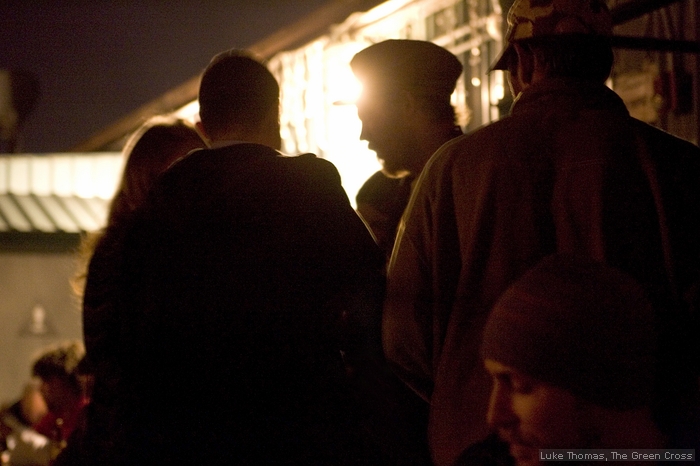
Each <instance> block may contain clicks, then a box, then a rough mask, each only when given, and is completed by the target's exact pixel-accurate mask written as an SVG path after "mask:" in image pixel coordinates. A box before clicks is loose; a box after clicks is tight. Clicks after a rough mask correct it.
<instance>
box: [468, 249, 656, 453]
mask: <svg viewBox="0 0 700 466" xmlns="http://www.w3.org/2000/svg"><path fill="white" fill-rule="evenodd" d="M481 352H482V357H483V359H484V364H485V366H486V369H487V370H488V371H489V372H490V373H491V375H492V378H493V382H494V385H493V388H492V392H491V401H490V405H489V411H488V422H489V424H490V426H491V427H492V428H494V429H495V430H497V432H498V434H499V435H500V437H501V438H502V439H503V440H505V441H506V442H507V443H508V444H509V445H510V453H511V455H512V456H513V457H514V459H515V460H516V462H517V464H518V465H519V466H522V465H525V464H537V462H538V461H539V449H541V448H661V447H662V446H663V445H664V442H665V440H664V438H663V436H662V434H661V432H660V430H659V429H658V427H657V426H656V425H655V423H654V422H653V420H652V414H651V408H650V406H651V400H652V391H653V384H654V367H655V364H656V357H655V353H656V334H655V325H654V311H653V309H652V307H651V305H650V304H649V301H648V300H647V297H646V294H645V292H644V290H643V289H642V288H641V287H640V286H639V285H638V284H637V283H636V282H635V281H634V280H633V279H632V278H631V277H629V276H627V275H626V274H624V273H622V272H620V271H619V270H617V269H614V268H612V267H609V266H606V265H604V264H601V263H597V262H592V261H590V260H587V259H580V258H574V257H568V256H557V255H553V256H548V257H546V258H545V259H543V260H542V261H541V262H539V263H538V264H537V265H536V266H535V267H534V268H533V269H531V270H530V271H529V272H527V273H526V274H524V275H523V276H522V277H521V278H520V279H518V280H517V281H516V282H515V283H514V284H513V285H512V286H511V287H510V288H509V289H508V290H507V291H506V292H505V293H504V294H503V295H502V296H501V298H500V299H499V300H498V301H497V303H496V305H495V306H494V308H493V310H492V313H491V315H490V316H489V319H488V322H487V324H486V326H485V329H484V336H483V341H482V347H481Z"/></svg>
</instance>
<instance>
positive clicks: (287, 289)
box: [86, 144, 383, 464]
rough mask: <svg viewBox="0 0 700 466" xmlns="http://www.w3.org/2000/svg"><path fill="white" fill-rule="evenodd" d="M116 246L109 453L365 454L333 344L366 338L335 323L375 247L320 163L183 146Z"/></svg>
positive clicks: (295, 459) (358, 459) (244, 148)
mask: <svg viewBox="0 0 700 466" xmlns="http://www.w3.org/2000/svg"><path fill="white" fill-rule="evenodd" d="M121 241H122V246H121V248H123V249H122V255H121V260H120V261H118V262H120V263H119V265H118V267H119V270H118V272H117V273H116V274H115V275H116V276H118V277H119V278H118V283H119V285H118V288H119V289H118V290H117V291H116V292H115V293H113V295H114V299H115V300H114V305H113V308H114V311H113V312H114V313H116V314H117V315H118V317H117V319H116V320H117V321H118V330H117V335H116V336H114V338H116V340H117V341H118V345H116V347H117V348H118V349H117V350H116V354H115V355H113V356H112V357H111V358H112V359H113V361H114V365H115V366H116V367H117V368H118V370H119V380H118V382H117V388H116V390H115V392H116V393H117V396H118V401H117V404H118V405H119V409H118V410H117V411H118V420H117V422H116V423H117V424H118V425H119V426H120V427H119V431H120V433H119V435H118V436H117V439H116V440H114V441H113V442H112V443H113V445H112V446H111V448H112V449H113V452H114V454H113V455H112V457H111V458H108V460H109V461H111V462H113V463H119V462H120V461H121V462H124V463H123V464H175V463H188V462H189V463H190V464H274V463H275V462H284V463H285V464H363V462H366V461H367V458H366V457H363V455H367V454H368V453H367V449H366V448H365V447H366V445H363V444H362V440H361V439H360V436H359V432H358V428H357V422H356V421H357V419H356V417H355V415H354V412H353V406H352V402H351V394H350V392H349V389H348V387H347V383H346V382H347V381H346V377H345V366H344V363H343V360H342V357H341V351H346V352H347V351H350V352H352V350H353V345H357V341H356V340H357V338H363V337H367V338H369V339H371V338H372V337H371V336H367V335H363V334H362V332H363V331H364V330H368V328H361V329H360V330H358V329H357V327H355V328H354V329H353V330H354V331H353V332H351V331H349V330H348V323H349V322H350V323H358V322H359V323H363V322H367V318H368V316H369V315H370V314H371V312H372V311H373V310H374V309H376V308H373V307H372V303H373V302H372V299H374V300H375V301H374V303H375V304H376V298H377V293H378V290H380V289H381V267H382V262H383V258H382V255H381V252H380V251H379V250H378V248H377V247H376V245H375V244H374V243H373V241H372V238H371V236H370V234H369V233H368V231H367V229H366V227H365V226H364V224H363V223H362V221H361V220H360V219H359V217H358V216H357V215H356V213H355V212H354V211H353V209H352V207H351V206H350V204H349V202H348V199H347V196H346V194H345V192H344V191H343V189H342V187H341V184H340V177H339V175H338V172H337V170H336V169H335V167H334V166H333V165H332V164H331V163H329V162H327V161H324V160H322V159H318V158H316V157H315V156H313V155H311V154H306V155H302V156H298V157H286V156H282V155H281V154H279V153H278V152H276V151H274V150H272V149H269V148H267V147H265V146H260V145H256V144H235V145H231V146H227V147H223V148H219V149H208V150H201V151H196V152H194V153H192V154H190V155H189V156H188V157H186V158H185V159H184V160H182V161H180V162H178V163H177V164H175V165H174V166H173V167H171V168H170V169H169V170H168V171H167V172H166V173H165V174H164V175H163V176H162V177H161V179H160V180H159V182H158V183H157V184H156V186H155V187H154V188H153V190H152V192H151V195H150V197H149V200H148V202H147V203H146V205H145V206H144V208H143V209H140V210H139V211H137V213H136V216H135V218H134V220H133V224H132V225H131V226H130V227H129V231H128V233H127V234H125V235H124V238H123V240H121ZM89 282H90V281H89V280H88V285H89ZM86 295H87V292H86ZM368 326H369V324H368ZM368 331H369V330H368ZM88 351H89V350H88ZM370 461H371V460H370Z"/></svg>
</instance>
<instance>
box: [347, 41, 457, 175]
mask: <svg viewBox="0 0 700 466" xmlns="http://www.w3.org/2000/svg"><path fill="white" fill-rule="evenodd" d="M350 67H351V68H352V71H353V73H354V74H355V76H356V77H357V79H358V80H359V81H360V82H361V83H362V93H361V95H360V97H359V99H358V100H357V102H356V104H357V114H358V117H359V118H360V120H361V121H362V134H361V136H360V137H361V139H363V140H366V141H367V142H368V143H369V148H370V149H371V150H374V151H375V152H376V153H377V157H378V158H379V160H380V161H381V162H382V165H383V169H384V172H385V173H386V174H387V175H389V176H392V177H400V176H405V175H406V174H413V175H414V176H417V175H418V174H419V172H420V170H421V169H422V168H423V165H424V164H425V161H427V159H428V158H429V157H430V155H432V152H434V151H435V149H437V147H439V146H440V145H442V143H444V142H446V140H447V139H449V138H450V137H453V135H454V134H450V132H451V131H452V130H453V129H454V126H455V110H454V108H453V107H452V105H451V103H450V96H451V94H452V92H454V89H455V86H456V83H457V79H458V78H459V76H460V75H461V73H462V64H461V62H460V61H459V60H458V59H457V57H456V56H454V55H453V54H452V53H450V52H449V51H448V50H446V49H444V48H442V47H440V46H438V45H435V44H433V43H432V42H428V41H420V40H393V39H392V40H386V41H383V42H379V43H377V44H374V45H371V46H369V47H367V48H366V49H364V50H361V51H360V52H358V53H357V54H356V55H355V56H354V57H353V59H352V61H351V62H350ZM430 135H435V136H433V138H437V140H436V141H429V143H428V144H425V142H424V141H421V140H420V138H423V140H425V139H426V136H428V137H429V136H430ZM422 145H425V146H427V147H426V149H423V148H422V147H421V146H422Z"/></svg>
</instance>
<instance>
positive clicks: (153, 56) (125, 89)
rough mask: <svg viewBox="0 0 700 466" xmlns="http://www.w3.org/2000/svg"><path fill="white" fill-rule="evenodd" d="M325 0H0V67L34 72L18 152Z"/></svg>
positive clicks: (141, 98)
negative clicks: (32, 103)
mask: <svg viewBox="0 0 700 466" xmlns="http://www.w3.org/2000/svg"><path fill="white" fill-rule="evenodd" d="M327 1H328V0H112V1H108V0H55V1H51V0H0V68H10V69H13V68H18V69H22V70H25V71H29V72H31V73H33V74H34V75H36V76H37V77H38V78H39V81H40V86H41V97H40V98H39V101H38V102H37V104H36V107H35V108H34V111H33V113H32V114H31V116H30V117H29V120H28V121H27V123H26V125H25V129H24V131H23V135H24V136H23V144H22V149H23V152H58V151H63V150H67V149H69V148H70V147H72V146H74V145H76V144H77V143H79V142H81V141H83V140H84V139H87V138H88V137H90V136H91V135H92V134H94V133H95V132H97V131H99V130H100V129H102V128H103V127H105V126H107V125H109V124H111V123H113V122H115V121H116V120H118V119H119V118H121V117H123V116H125V115H127V114H129V113H130V112H131V111H133V110H135V109H136V108H138V107H140V106H141V105H143V104H145V103H147V102H149V101H151V100H153V99H154V98H157V97H158V96H159V95H161V94H162V93H164V92H165V91H167V90H169V89H171V88H173V87H176V86H177V85H179V84H181V83H183V82H185V81H186V80H188V79H190V78H192V77H193V76H196V75H197V74H198V73H199V72H200V71H201V70H202V69H203V68H204V67H205V66H206V64H207V62H208V61H209V58H210V57H211V56H213V55H214V54H216V53H217V52H219V51H221V50H224V49H227V48H230V47H241V48H243V47H247V46H250V45H252V44H254V43H255V42H257V41H258V40H260V39H263V38H265V37H266V36H267V35H269V34H271V33H273V32H275V31H276V30H278V29H280V28H281V27H284V26H285V25H287V24H289V23H290V22H293V21H295V20H297V19H300V18H302V17H304V16H305V15H307V14H309V13H311V12H312V11H314V10H315V9H316V8H318V7H320V6H321V5H323V4H324V3H327Z"/></svg>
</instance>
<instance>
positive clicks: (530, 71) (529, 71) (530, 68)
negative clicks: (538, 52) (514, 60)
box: [513, 42, 535, 88]
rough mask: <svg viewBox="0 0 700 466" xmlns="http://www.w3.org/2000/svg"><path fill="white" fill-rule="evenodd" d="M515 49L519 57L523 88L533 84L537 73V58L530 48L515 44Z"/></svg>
mask: <svg viewBox="0 0 700 466" xmlns="http://www.w3.org/2000/svg"><path fill="white" fill-rule="evenodd" d="M513 48H514V49H515V53H516V55H517V57H518V64H517V65H516V66H517V67H518V79H520V81H521V83H522V85H523V88H525V87H527V86H529V85H530V84H532V77H533V75H534V73H535V56H534V55H533V54H532V52H531V51H530V49H529V48H527V47H523V46H522V45H521V44H518V43H517V42H515V43H513Z"/></svg>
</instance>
